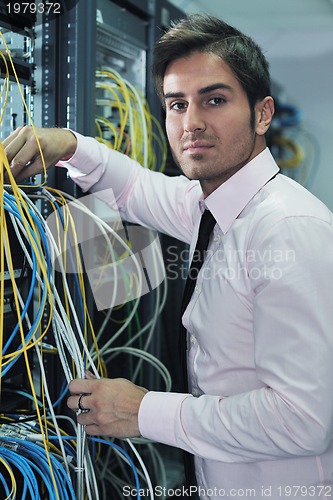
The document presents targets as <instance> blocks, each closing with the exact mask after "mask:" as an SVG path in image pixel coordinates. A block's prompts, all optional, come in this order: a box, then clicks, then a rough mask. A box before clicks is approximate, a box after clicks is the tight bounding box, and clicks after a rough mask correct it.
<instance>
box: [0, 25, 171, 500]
mask: <svg viewBox="0 0 333 500" xmlns="http://www.w3.org/2000/svg"><path fill="white" fill-rule="evenodd" d="M0 36H2V35H1V34H0ZM6 50H7V55H8V60H9V61H10V63H11V64H12V65H13V63H12V61H11V58H10V53H9V51H8V49H7V48H6ZM0 56H2V54H1V52H0ZM5 64H7V63H5ZM6 68H7V65H6ZM8 73H9V72H8V68H7V74H6V75H5V78H4V84H3V86H2V89H1V95H2V96H6V95H8V88H9V74H8ZM13 73H14V74H15V75H16V73H15V68H14V66H13ZM104 76H105V75H103V78H104ZM119 83H120V81H119ZM17 84H18V86H19V88H20V85H19V82H18V80H17ZM119 88H120V87H119ZM121 89H123V87H121ZM118 91H119V89H118ZM127 92H128V93H129V94H131V97H130V98H131V99H132V101H133V99H134V101H136V104H135V105H134V104H133V103H132V105H131V106H130V109H131V111H128V115H129V116H130V122H131V124H132V126H131V127H130V128H131V130H132V131H131V132H130V128H129V129H128V130H127V125H124V124H123V125H122V126H121V127H120V129H119V130H117V131H116V132H117V134H118V135H119V134H121V135H120V136H119V138H118V143H117V148H121V147H123V146H124V143H126V140H125V137H126V134H127V133H128V134H129V135H128V137H130V143H128V144H130V148H129V150H128V152H129V153H130V154H131V155H132V156H133V157H137V158H138V159H139V161H141V158H143V159H144V161H143V163H145V165H146V166H147V167H148V168H152V167H153V166H154V165H153V164H152V163H150V162H151V159H152V158H153V156H152V155H151V154H150V153H151V150H150V147H151V146H150V145H149V144H148V142H147V141H146V139H145V137H146V138H147V137H148V136H149V135H150V136H152V135H154V134H153V133H152V131H151V129H152V122H153V118H152V117H150V115H149V112H148V111H147V109H146V108H145V107H144V106H145V104H144V102H143V100H142V99H141V98H140V96H139V94H138V93H137V91H136V90H135V89H131V90H129V85H127ZM20 94H21V97H22V101H23V102H24V98H23V94H22V92H21V91H20ZM115 99H116V98H115ZM3 100H4V102H5V105H6V102H7V101H6V97H5V98H4V99H3ZM118 100H119V99H118ZM24 105H25V107H26V104H25V102H24ZM135 106H137V108H138V109H137V110H136V111H135V112H134V108H135ZM120 108H121V109H122V112H123V113H126V111H124V109H125V108H123V107H122V106H120ZM120 108H119V109H120ZM4 109H5V106H4ZM4 109H3V110H2V113H1V117H0V119H1V120H2V118H3V116H4ZM26 111H27V115H28V117H29V120H30V122H31V124H32V120H31V117H30V115H29V111H28V109H27V107H26ZM139 117H141V118H140V119H141V120H143V119H144V117H145V121H144V120H143V121H142V123H144V125H141V124H140V123H141V122H140V121H139ZM123 118H125V115H123ZM124 123H125V122H124ZM32 127H33V129H34V126H33V124H32ZM142 128H143V129H144V134H142V133H141V131H142ZM35 135H36V141H37V143H38V137H37V134H35ZM121 137H122V138H121ZM161 141H162V139H161ZM38 144H39V143H38ZM161 148H162V149H163V148H164V145H163V144H162V142H161ZM39 150H40V153H41V156H42V158H43V155H42V150H41V148H40V146H39ZM139 151H141V152H139ZM163 154H164V153H163ZM140 155H143V156H140ZM148 158H150V159H149V160H148ZM0 162H1V171H0V179H1V182H0V193H1V194H0V196H1V200H0V297H1V302H0V346H1V351H0V352H1V360H0V365H1V373H0V384H1V385H0V396H1V399H2V402H3V401H6V402H8V401H10V402H11V404H10V405H9V406H10V407H9V408H7V409H6V406H5V405H3V404H2V405H1V408H2V410H1V411H2V413H1V414H0V490H1V488H2V491H3V496H4V497H5V496H6V499H7V498H8V500H9V499H11V500H12V499H13V500H14V499H20V500H24V499H25V498H27V499H30V498H31V499H32V498H33V499H34V500H35V499H38V498H41V497H44V496H45V495H46V494H47V495H48V498H50V499H53V498H54V499H57V500H65V499H67V498H68V499H74V498H75V499H76V500H83V499H84V500H85V499H86V498H87V499H88V500H98V499H99V495H100V494H101V495H102V497H101V498H104V497H105V492H106V491H107V492H108V494H109V491H110V487H111V488H112V491H113V492H114V495H117V496H118V497H119V498H123V494H122V487H123V486H124V485H131V486H132V487H133V488H136V490H137V497H138V498H140V488H139V487H140V482H141V483H142V484H144V485H146V487H147V488H148V490H149V491H150V497H151V498H153V487H152V482H151V479H150V477H149V473H148V472H147V469H146V467H145V464H144V462H143V460H142V457H141V455H140V454H139V452H138V451H137V449H136V447H135V446H134V443H135V444H136V445H141V444H142V445H143V446H144V448H145V449H146V450H147V449H148V450H149V453H150V454H151V456H152V463H153V467H154V471H153V472H154V474H155V476H156V477H157V478H159V484H161V482H162V484H165V483H166V477H165V471H164V466H163V463H162V460H161V457H160V456H159V453H158V451H157V450H156V448H155V447H154V445H153V444H152V443H149V442H147V441H146V440H144V439H136V440H126V441H123V442H122V443H121V446H119V445H117V444H116V443H114V441H113V440H112V439H104V440H99V439H97V438H88V437H87V435H86V434H85V431H84V428H83V427H82V426H80V425H77V424H76V421H74V420H72V419H71V418H70V417H68V416H67V415H66V414H65V415H63V414H61V413H62V408H63V407H65V408H64V409H65V411H66V405H65V404H63V400H64V398H65V396H66V393H67V385H68V382H69V381H70V380H71V379H73V378H75V377H79V378H83V377H84V373H85V370H86V369H87V368H89V369H90V370H91V371H92V372H93V373H94V375H95V376H96V377H100V376H107V375H108V367H109V366H112V364H114V359H115V357H116V356H118V355H119V354H121V353H123V354H125V355H126V356H127V357H128V359H130V363H129V364H130V365H131V366H132V369H131V376H130V377H129V378H131V379H132V380H133V381H135V380H136V379H137V378H138V376H139V375H140V374H141V373H142V370H141V364H142V363H143V362H146V363H149V364H150V365H151V366H152V367H153V368H154V369H155V370H157V372H158V373H159V374H160V376H161V377H162V380H163V381H164V384H165V387H166V390H170V388H171V379H170V375H169V373H168V371H167V370H166V368H165V367H164V366H163V364H162V363H161V362H160V361H159V360H158V359H156V358H155V357H154V356H152V355H151V354H149V353H148V352H146V351H147V349H148V347H149V344H150V343H151V340H152V335H153V331H154V328H155V326H156V322H157V319H158V316H159V313H160V311H161V309H162V307H163V305H164V303H165V298H166V286H165V285H166V283H165V282H164V288H163V291H161V288H160V287H158V288H157V289H156V290H155V300H154V307H153V311H152V315H151V318H145V320H146V322H145V324H143V325H142V324H141V321H140V317H139V314H138V305H139V300H140V294H137V297H138V298H137V299H135V300H134V301H132V302H130V303H129V304H126V305H120V306H118V307H117V308H112V307H111V308H110V309H109V310H108V311H107V312H106V313H105V319H104V321H103V324H102V325H101V327H100V329H99V331H98V333H97V334H95V331H94V328H93V325H92V320H91V318H90V313H89V307H88V305H87V298H86V289H85V278H84V273H83V268H84V262H83V261H82V255H81V252H80V245H79V241H78V238H77V234H76V221H75V218H74V217H73V214H72V211H71V209H73V208H75V210H76V211H80V212H81V213H82V214H83V215H84V217H85V218H86V219H89V220H90V221H91V223H92V224H94V225H96V226H98V228H99V232H100V233H101V234H102V235H104V244H105V250H106V251H105V253H104V255H103V259H104V261H105V263H107V262H108V261H109V259H110V256H112V259H116V260H117V259H118V260H119V261H121V257H122V255H119V256H116V255H115V252H114V241H115V240H117V241H118V243H119V245H120V247H121V248H122V249H123V250H122V252H124V253H125V252H126V253H127V254H128V255H130V256H131V258H132V260H133V262H135V261H136V257H135V255H134V254H133V252H131V249H130V247H129V245H128V242H127V241H126V240H123V239H122V238H120V237H119V235H118V234H117V231H115V230H114V229H113V228H111V227H110V226H109V225H107V224H106V223H105V222H104V221H102V220H101V219H99V218H98V217H96V215H94V214H93V213H92V212H91V211H90V210H89V209H88V208H87V207H86V206H85V205H84V204H83V203H82V202H81V201H79V200H75V199H73V198H71V197H70V196H68V195H66V194H65V193H61V192H60V191H57V190H55V189H51V188H48V187H45V184H46V178H47V177H46V168H45V163H44V174H43V176H42V181H41V182H40V183H39V184H37V183H32V184H29V183H27V184H25V185H24V186H21V187H19V186H18V185H17V184H16V182H15V179H14V178H13V176H12V174H11V170H10V166H9V164H8V161H7V158H6V156H5V153H4V150H3V146H2V144H1V143H0ZM45 202H47V203H48V204H49V209H50V210H48V212H50V211H52V212H53V213H54V214H56V216H55V218H56V224H55V227H56V230H53V231H51V230H50V228H49V226H48V224H47V222H46V221H45V218H44V216H43V215H42V213H41V211H40V210H39V208H38V207H39V206H40V205H41V203H45ZM43 214H44V210H43ZM53 229H54V228H53ZM13 235H14V238H13ZM69 241H72V242H74V245H71V244H69ZM17 253H19V254H20V255H21V259H22V260H21V263H20V266H19V267H20V270H19V273H18V267H17V262H16V261H15V258H13V257H15V255H16V254H17ZM103 259H102V261H101V262H100V264H103ZM153 261H154V264H155V265H156V268H158V266H160V265H161V256H160V254H159V253H158V252H155V253H154V254H153ZM136 265H137V267H138V268H139V267H140V266H139V264H138V262H137V264H136ZM102 268H103V266H102V265H101V269H102ZM73 269H75V273H73V272H72V270H73ZM119 269H120V272H121V273H123V276H124V277H126V280H127V282H128V283H129V284H130V285H131V286H133V283H134V284H135V286H136V287H138V289H140V286H141V283H140V275H141V273H140V272H138V273H135V274H133V275H131V274H129V273H128V272H127V270H126V269H124V270H121V266H120V267H119ZM69 273H70V274H69ZM126 273H127V274H126ZM69 277H70V279H69ZM101 279H102V275H101ZM114 294H116V290H115V291H114ZM74 297H75V299H74ZM111 304H112V300H111ZM113 309H118V310H119V309H123V310H124V319H123V320H122V321H121V323H120V325H119V326H117V327H116V331H115V332H113V334H112V336H111V337H110V338H109V339H108V341H107V342H106V343H105V344H104V345H103V348H100V347H99V344H100V343H101V341H102V337H103V335H104V334H105V331H106V327H107V326H108V325H109V324H110V322H113V324H115V325H117V321H114V319H113V317H112V312H113ZM126 311H127V312H126ZM9 316H10V318H11V322H10V323H9V322H8V318H9ZM124 335H126V336H127V339H126V341H124V340H123V336H124ZM103 340H104V339H103ZM116 341H120V343H121V345H119V342H118V345H115V342H116ZM138 344H139V347H138V346H137V345H138ZM48 356H53V357H56V359H57V360H58V362H59V367H60V370H59V372H58V373H57V378H58V379H61V378H63V389H62V390H61V393H59V394H58V395H57V397H56V400H54V396H52V393H54V388H53V380H50V378H49V375H48V372H47V370H46V367H47V366H48V363H47V362H46V359H47V357H48ZM133 358H135V359H137V360H138V362H137V363H135V364H134V363H132V359H133ZM18 366H19V372H20V376H21V377H22V380H24V387H15V380H16V377H17V373H18V369H17V367H18ZM17 401H19V403H17ZM60 421H61V422H63V423H64V428H62V426H61V425H60V423H59V422H60ZM68 427H70V429H71V435H69V433H68ZM144 448H142V449H144ZM119 470H120V471H121V472H122V476H123V477H122V478H120V477H119V474H118V473H119Z"/></svg>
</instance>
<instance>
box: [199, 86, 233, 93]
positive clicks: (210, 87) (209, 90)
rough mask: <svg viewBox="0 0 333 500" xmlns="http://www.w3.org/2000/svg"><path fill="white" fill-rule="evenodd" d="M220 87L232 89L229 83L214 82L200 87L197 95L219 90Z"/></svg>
mask: <svg viewBox="0 0 333 500" xmlns="http://www.w3.org/2000/svg"><path fill="white" fill-rule="evenodd" d="M220 89H222V90H229V91H233V88H232V87H231V85H227V84H226V83H214V84H213V85H208V86H207V87H203V88H202V89H200V90H199V91H198V94H199V95H202V94H209V92H212V91H214V90H220Z"/></svg>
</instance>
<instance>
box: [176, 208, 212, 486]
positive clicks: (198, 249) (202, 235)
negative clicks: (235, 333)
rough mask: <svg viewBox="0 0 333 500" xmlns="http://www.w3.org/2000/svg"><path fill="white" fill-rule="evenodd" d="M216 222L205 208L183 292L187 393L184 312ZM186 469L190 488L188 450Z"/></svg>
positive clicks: (191, 469) (183, 366)
mask: <svg viewBox="0 0 333 500" xmlns="http://www.w3.org/2000/svg"><path fill="white" fill-rule="evenodd" d="M215 224H216V220H215V219H214V216H213V215H212V214H211V212H210V211H209V210H205V211H204V213H203V214H202V217H201V221H200V226H199V233H198V239H197V243H196V246H195V250H194V252H193V256H192V261H191V265H190V269H189V272H188V276H187V280H186V284H185V289H184V294H183V301H182V307H181V316H180V323H181V326H180V342H179V351H180V364H181V376H182V377H183V379H182V389H183V391H184V392H185V393H187V392H188V377H187V355H186V354H187V348H186V347H187V346H186V337H187V334H186V328H185V327H184V326H183V323H182V320H181V318H182V316H183V314H184V311H185V309H186V307H187V305H188V303H189V301H190V300H191V297H192V294H193V291H194V287H195V284H196V281H197V277H198V274H199V271H200V269H201V267H202V264H203V262H204V259H205V252H206V250H207V247H208V242H209V237H210V235H211V232H212V230H213V227H214V226H215ZM184 469H185V479H186V487H187V488H190V486H195V484H196V480H195V471H194V460H193V455H191V454H189V453H186V452H185V454H184Z"/></svg>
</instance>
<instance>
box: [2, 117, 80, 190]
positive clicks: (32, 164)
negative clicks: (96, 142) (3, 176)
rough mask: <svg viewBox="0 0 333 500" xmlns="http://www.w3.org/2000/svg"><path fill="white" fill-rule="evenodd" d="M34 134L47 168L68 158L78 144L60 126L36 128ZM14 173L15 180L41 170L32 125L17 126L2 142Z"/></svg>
mask: <svg viewBox="0 0 333 500" xmlns="http://www.w3.org/2000/svg"><path fill="white" fill-rule="evenodd" d="M35 130H36V134H37V137H38V141H39V144H40V147H41V150H42V153H43V157H44V161H45V166H46V168H49V167H52V166H54V165H55V164H56V163H57V162H58V161H60V160H69V158H71V157H72V156H73V154H74V153H75V150H76V146H77V140H76V137H75V135H74V134H73V133H72V132H71V131H70V130H66V129H62V128H37V129H35ZM3 146H4V148H5V153H6V155H7V158H8V162H9V164H10V167H11V171H12V174H13V176H14V177H15V178H16V180H17V181H20V180H22V179H26V178H27V177H32V176H34V175H36V174H40V173H41V172H43V161H42V157H41V153H40V149H39V146H38V142H37V139H36V136H35V133H34V131H33V129H32V127H27V126H26V127H19V128H17V129H16V130H15V132H13V133H12V134H11V135H10V136H8V137H7V138H6V139H5V140H4V141H3Z"/></svg>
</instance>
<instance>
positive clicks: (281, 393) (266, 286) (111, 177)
mask: <svg viewBox="0 0 333 500" xmlns="http://www.w3.org/2000/svg"><path fill="white" fill-rule="evenodd" d="M77 137H78V149H77V151H76V153H75V155H74V156H73V158H72V159H71V160H70V161H69V162H68V163H67V162H66V163H64V165H66V166H67V167H68V169H69V173H70V176H71V177H72V179H73V180H74V181H75V182H76V183H77V184H79V185H80V186H81V187H82V189H83V190H84V191H86V190H90V191H92V192H95V193H98V192H99V191H101V190H103V189H104V190H105V189H107V188H110V187H112V189H113V191H114V193H115V196H116V201H117V206H118V209H119V210H120V211H121V213H122V214H123V216H124V217H125V218H127V219H129V220H130V221H133V222H136V223H140V224H143V225H145V226H148V227H153V228H156V229H158V230H159V231H162V232H165V233H167V234H169V235H172V236H174V237H176V238H179V239H180V240H182V241H186V242H187V243H189V244H190V245H191V250H192V251H193V248H194V245H195V240H196V237H197V231H198V224H199V218H200V213H201V211H202V209H203V207H204V205H206V206H207V208H208V209H209V210H211V212H212V213H213V214H214V216H215V218H216V221H217V225H216V226H215V228H214V233H213V235H212V237H211V241H210V245H209V248H208V252H207V258H206V260H205V263H204V265H203V268H202V269H201V272H200V274H199V277H198V281H197V286H196V289H195V292H194V294H193V296H192V299H191V301H190V303H189V305H188V307H187V310H186V311H185V314H184V316H183V323H184V325H185V327H186V328H187V331H188V373H189V384H190V388H191V394H176V393H162V392H154V391H151V392H148V393H147V395H146V396H145V397H144V399H143V401H142V404H141V407H140V412H139V426H140V431H141V434H142V436H144V437H146V438H149V439H152V440H155V441H158V442H161V443H166V444H168V445H172V446H176V447H179V448H182V449H184V450H187V451H189V452H191V453H193V454H194V455H195V456H196V458H195V464H196V475H197V482H198V488H199V494H200V497H201V498H203V499H208V498H223V497H229V498H236V499H238V498H242V499H244V498H249V497H252V498H256V499H258V498H270V499H275V500H278V499H280V500H281V499H284V498H292V499H296V498H297V499H304V498H309V499H310V498H322V499H327V498H333V445H332V439H333V304H332V297H333V226H332V222H333V218H332V214H331V212H330V211H329V210H328V209H327V207H326V206H324V205H323V204H322V203H321V202H320V201H319V200H318V199H316V198H315V197H314V196H313V195H312V194H310V193H309V192H308V191H307V190H306V189H304V188H303V187H302V186H300V185H299V184H297V183H295V182H294V181H292V180H291V179H289V178H287V177H285V176H283V175H281V174H278V167H277V165H276V163H275V162H274V160H273V158H272V156H271V154H270V152H269V150H268V149H266V150H264V151H263V152H262V153H261V154H259V155H258V156H257V157H256V158H254V159H253V160H252V161H251V162H250V163H248V164H247V165H246V166H245V167H243V168H242V169H241V170H240V171H238V172H237V173H236V174H235V175H234V176H233V177H231V178H230V179H228V180H227V181H226V182H225V183H224V184H222V185H221V186H220V187H219V188H218V189H216V190H215V191H214V192H213V193H212V194H211V195H210V196H209V197H207V198H206V199H205V200H203V198H202V192H201V189H200V185H199V183H198V182H196V181H189V180H187V179H186V178H185V177H183V176H179V177H172V178H170V177H167V176H165V175H163V174H161V173H158V172H151V171H148V170H145V169H143V168H142V167H141V166H139V165H138V164H137V163H136V162H134V161H132V160H130V159H129V158H127V157H125V156H123V155H121V154H119V153H117V152H114V151H112V150H109V149H108V148H106V147H105V146H103V145H101V144H98V143H97V142H96V141H95V140H93V139H90V138H83V137H82V136H80V135H77ZM276 174H277V175H276ZM98 196H100V197H101V198H103V197H104V198H106V199H105V201H108V199H107V196H106V195H105V193H103V192H101V194H100V195H98ZM173 258H174V257H173ZM166 259H168V257H166ZM165 265H166V266H167V265H168V262H165ZM175 337H176V336H175ZM176 350H177V344H176V343H175V351H176ZM177 355H178V353H177V352H175V356H177ZM187 493H190V492H183V497H184V498H186V496H187Z"/></svg>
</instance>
